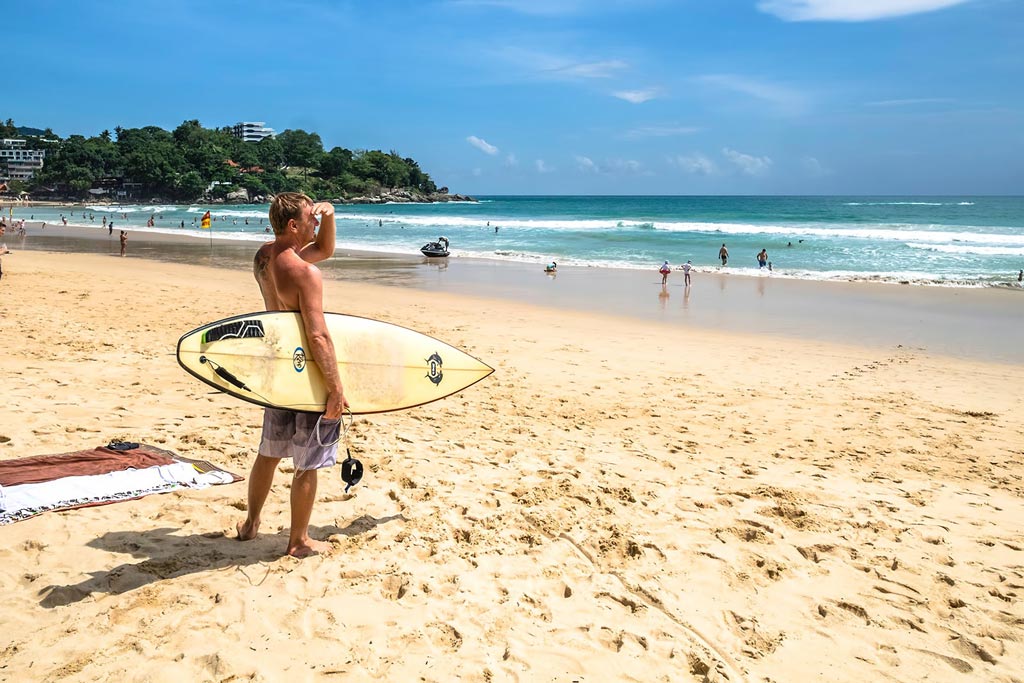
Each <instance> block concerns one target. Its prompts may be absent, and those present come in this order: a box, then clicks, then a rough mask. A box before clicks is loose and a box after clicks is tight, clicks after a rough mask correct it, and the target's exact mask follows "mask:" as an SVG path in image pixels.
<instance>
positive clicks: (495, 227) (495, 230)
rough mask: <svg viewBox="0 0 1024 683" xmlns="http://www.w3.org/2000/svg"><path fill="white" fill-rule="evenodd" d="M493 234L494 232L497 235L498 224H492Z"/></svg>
mask: <svg viewBox="0 0 1024 683" xmlns="http://www.w3.org/2000/svg"><path fill="white" fill-rule="evenodd" d="M494 234H495V235H497V234H498V226H497V225H495V226H494Z"/></svg>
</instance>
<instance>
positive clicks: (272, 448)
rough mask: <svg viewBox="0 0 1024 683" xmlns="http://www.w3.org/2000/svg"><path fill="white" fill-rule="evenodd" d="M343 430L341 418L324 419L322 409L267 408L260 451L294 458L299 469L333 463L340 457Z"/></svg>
mask: <svg viewBox="0 0 1024 683" xmlns="http://www.w3.org/2000/svg"><path fill="white" fill-rule="evenodd" d="M318 421H319V423H320V427H319V434H318V433H317V422H318ZM340 431H341V420H328V419H327V418H322V419H321V415H320V414H318V413H296V412H292V411H290V410H280V409H278V408H265V409H264V412H263V438H261V439H260V450H259V454H260V455H262V456H265V457H267V458H291V459H292V461H293V462H294V463H295V470H296V471H302V470H318V469H321V468H323V467H333V466H334V464H335V463H336V462H337V461H338V437H339V435H340ZM321 444H327V445H321Z"/></svg>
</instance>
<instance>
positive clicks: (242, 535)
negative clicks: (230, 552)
mask: <svg viewBox="0 0 1024 683" xmlns="http://www.w3.org/2000/svg"><path fill="white" fill-rule="evenodd" d="M235 528H236V529H237V530H238V540H239V541H251V540H252V539H254V538H256V534H257V533H259V530H260V523H259V522H250V521H249V520H248V519H247V520H245V521H244V522H239V523H238V524H237V525H236V526H235Z"/></svg>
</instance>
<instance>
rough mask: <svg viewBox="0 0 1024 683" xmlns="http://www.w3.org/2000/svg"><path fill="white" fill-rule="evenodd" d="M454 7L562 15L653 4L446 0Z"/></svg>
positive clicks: (635, 0) (639, 0)
mask: <svg viewBox="0 0 1024 683" xmlns="http://www.w3.org/2000/svg"><path fill="white" fill-rule="evenodd" d="M448 4H449V5H451V6H454V7H470V8H474V7H481V8H492V7H493V8H497V9H503V10H508V11H511V12H519V13H520V14H530V15H534V16H549V17H555V16H564V15H574V14H592V13H595V12H601V11H614V10H618V9H622V10H625V11H630V10H634V9H636V6H637V5H638V4H641V5H643V4H653V2H652V0H448Z"/></svg>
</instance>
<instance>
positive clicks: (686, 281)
mask: <svg viewBox="0 0 1024 683" xmlns="http://www.w3.org/2000/svg"><path fill="white" fill-rule="evenodd" d="M682 268H683V286H684V287H689V286H690V271H691V270H693V264H692V263H690V262H689V261H687V262H686V263H684V264H683V265H682Z"/></svg>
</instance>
